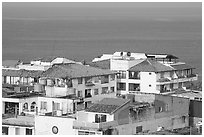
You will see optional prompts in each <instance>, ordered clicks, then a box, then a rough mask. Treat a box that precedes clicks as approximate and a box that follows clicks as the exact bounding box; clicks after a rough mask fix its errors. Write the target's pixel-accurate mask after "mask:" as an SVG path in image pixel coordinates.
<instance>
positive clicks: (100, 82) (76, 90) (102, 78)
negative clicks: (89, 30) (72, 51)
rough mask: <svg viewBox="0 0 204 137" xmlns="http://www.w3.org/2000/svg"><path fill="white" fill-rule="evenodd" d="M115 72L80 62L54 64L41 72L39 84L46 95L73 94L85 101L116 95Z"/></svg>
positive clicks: (60, 95) (61, 95)
mask: <svg viewBox="0 0 204 137" xmlns="http://www.w3.org/2000/svg"><path fill="white" fill-rule="evenodd" d="M116 74H117V72H114V71H110V70H104V69H98V68H94V67H89V66H84V65H80V64H62V65H55V66H53V67H52V68H50V69H48V70H47V71H46V72H44V73H43V75H42V77H41V79H40V84H43V85H45V92H46V96H48V97H63V96H68V95H73V94H75V95H76V96H77V97H78V98H81V99H83V101H85V106H86V103H87V102H90V101H97V100H101V99H102V98H103V97H114V96H116V81H117V78H116Z"/></svg>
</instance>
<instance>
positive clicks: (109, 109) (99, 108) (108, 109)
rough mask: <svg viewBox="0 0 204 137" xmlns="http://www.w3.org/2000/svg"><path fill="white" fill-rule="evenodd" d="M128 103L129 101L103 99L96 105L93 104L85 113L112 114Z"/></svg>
mask: <svg viewBox="0 0 204 137" xmlns="http://www.w3.org/2000/svg"><path fill="white" fill-rule="evenodd" d="M128 102H130V100H129V99H120V98H104V99H103V100H101V101H100V102H98V103H97V104H93V105H92V106H90V107H89V108H88V109H86V111H87V112H97V113H109V114H110V113H114V112H115V111H116V110H117V109H118V108H120V107H121V106H123V105H124V104H126V103H128Z"/></svg>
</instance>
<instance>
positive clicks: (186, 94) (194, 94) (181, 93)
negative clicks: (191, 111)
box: [168, 90, 202, 98]
mask: <svg viewBox="0 0 204 137" xmlns="http://www.w3.org/2000/svg"><path fill="white" fill-rule="evenodd" d="M168 95H173V96H179V97H187V98H195V97H198V98H202V92H201V91H198V92H196V91H185V90H177V91H174V92H172V93H169V94H168Z"/></svg>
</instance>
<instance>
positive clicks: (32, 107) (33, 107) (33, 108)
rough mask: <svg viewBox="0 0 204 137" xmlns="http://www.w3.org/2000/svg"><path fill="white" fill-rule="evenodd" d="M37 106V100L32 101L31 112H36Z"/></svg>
mask: <svg viewBox="0 0 204 137" xmlns="http://www.w3.org/2000/svg"><path fill="white" fill-rule="evenodd" d="M35 106H36V103H35V102H32V103H31V106H30V110H31V112H34V111H35Z"/></svg>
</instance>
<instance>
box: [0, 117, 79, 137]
mask: <svg viewBox="0 0 204 137" xmlns="http://www.w3.org/2000/svg"><path fill="white" fill-rule="evenodd" d="M74 120H75V118H74V117H71V116H70V117H56V116H41V115H35V116H17V117H12V118H7V119H3V120H2V134H4V135H75V134H76V133H75V132H76V131H75V130H74V129H73V121H74Z"/></svg>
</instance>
